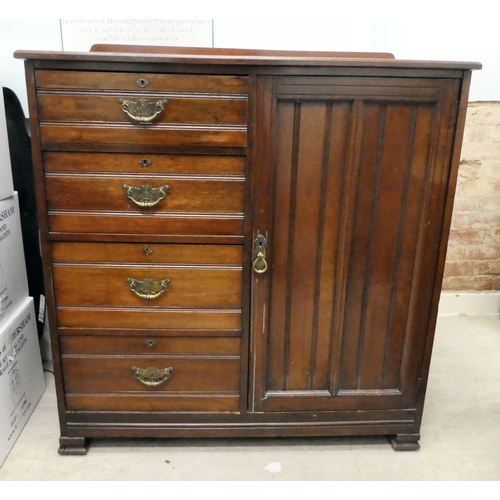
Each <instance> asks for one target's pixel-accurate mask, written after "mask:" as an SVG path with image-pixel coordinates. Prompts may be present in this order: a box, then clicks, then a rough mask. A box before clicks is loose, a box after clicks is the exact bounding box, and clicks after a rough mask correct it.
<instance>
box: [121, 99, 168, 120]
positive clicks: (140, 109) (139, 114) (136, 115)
mask: <svg viewBox="0 0 500 500" xmlns="http://www.w3.org/2000/svg"><path fill="white" fill-rule="evenodd" d="M118 101H119V102H120V104H121V105H122V111H123V112H124V113H126V114H127V115H128V116H130V118H132V120H134V121H136V122H139V123H148V122H150V121H152V120H154V119H155V118H156V117H157V116H158V115H159V114H160V113H161V112H162V111H163V110H164V109H165V104H166V103H167V100H166V99H162V100H160V101H156V102H150V101H148V100H147V99H144V98H142V99H139V100H138V101H135V102H134V101H128V100H127V99H118Z"/></svg>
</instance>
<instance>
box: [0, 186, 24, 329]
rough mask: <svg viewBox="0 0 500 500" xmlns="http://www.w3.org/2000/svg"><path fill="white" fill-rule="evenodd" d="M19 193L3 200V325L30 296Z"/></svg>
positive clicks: (0, 234) (0, 223)
mask: <svg viewBox="0 0 500 500" xmlns="http://www.w3.org/2000/svg"><path fill="white" fill-rule="evenodd" d="M28 295H29V290H28V277H27V274H26V260H25V258H24V249H23V235H22V232H21V215H20V212H19V200H18V197H17V193H14V195H13V196H11V197H9V198H5V199H3V200H0V326H2V324H3V323H5V321H6V320H7V318H8V317H9V315H10V314H11V313H12V311H14V310H15V309H16V308H17V307H19V306H20V305H21V303H22V302H23V301H24V300H25V299H26V298H27V297H28Z"/></svg>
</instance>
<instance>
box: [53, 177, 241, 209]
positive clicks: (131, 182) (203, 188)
mask: <svg viewBox="0 0 500 500" xmlns="http://www.w3.org/2000/svg"><path fill="white" fill-rule="evenodd" d="M148 186H149V187H148ZM244 191H245V182H244V180H243V179H240V178H238V179H227V178H204V179H199V178H198V179H193V178H189V177H184V178H183V177H182V176H164V177H161V176H149V177H147V176H144V177H138V176H137V177H125V176H120V177H115V176H97V175H95V176H92V175H91V174H88V175H87V176H84V175H79V176H76V175H68V174H46V177H45V192H46V199H47V208H48V209H49V210H51V211H69V210H74V211H82V212H84V211H104V212H115V211H118V212H135V213H145V214H151V213H157V212H159V213H176V212H184V213H214V214H215V213H224V214H243V210H244V194H245V193H244ZM144 205H146V206H144Z"/></svg>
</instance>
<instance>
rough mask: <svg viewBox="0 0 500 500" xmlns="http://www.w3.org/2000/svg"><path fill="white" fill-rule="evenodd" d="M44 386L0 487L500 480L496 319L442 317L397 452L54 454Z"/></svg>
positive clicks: (120, 445) (49, 398) (139, 449)
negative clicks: (417, 428)
mask: <svg viewBox="0 0 500 500" xmlns="http://www.w3.org/2000/svg"><path fill="white" fill-rule="evenodd" d="M46 380H47V389H46V391H45V394H44V395H43V397H42V399H41V400H40V402H39V404H38V406H37V408H36V409H35V411H34V413H33V415H32V416H31V418H30V420H29V422H28V424H27V426H26V427H25V429H24V430H23V432H22V434H21V436H20V437H19V439H18V441H17V443H16V445H15V446H14V448H13V450H12V451H11V453H10V455H9V456H8V457H7V459H6V461H5V463H4V465H3V466H2V467H1V468H0V481H9V480H10V481H68V480H69V481H165V480H172V481H214V480H218V481H269V480H271V481H324V480H326V481H434V480H445V481H499V480H500V318H499V317H497V316H454V317H440V319H439V322H438V329H437V333H436V341H435V348H434V354H433V360H432V363H431V374H430V381H429V386H428V391H427V399H426V405H425V409H424V418H423V424H422V429H421V434H422V439H421V441H420V444H421V449H420V450H419V451H417V452H395V451H393V449H392V447H391V445H390V444H389V442H388V441H387V440H386V439H385V438H381V437H375V438H326V439H325V438H321V439H317V438H311V439H281V440H279V439H226V440H199V439H196V440H180V439H174V440H164V439H157V440H149V439H148V440H127V439H118V440H98V441H95V440H94V441H92V442H91V446H90V449H89V452H88V454H87V455H86V456H84V457H79V456H71V457H68V456H66V457H65V456H59V455H58V454H57V447H58V438H59V429H58V420H57V409H56V401H55V394H54V381H53V376H52V375H51V374H50V373H46ZM282 493H283V492H281V494H282ZM443 493H446V492H443ZM476 493H477V492H476ZM278 494H280V493H278ZM306 494H307V492H306ZM204 496H205V495H204ZM494 496H495V495H494Z"/></svg>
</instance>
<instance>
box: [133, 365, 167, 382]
mask: <svg viewBox="0 0 500 500" xmlns="http://www.w3.org/2000/svg"><path fill="white" fill-rule="evenodd" d="M132 371H133V372H134V375H135V378H136V379H137V380H138V381H139V382H141V383H143V384H144V385H147V386H149V387H156V386H158V385H160V384H163V382H166V381H167V380H168V379H169V377H170V374H171V373H172V371H173V367H172V366H169V367H168V368H163V369H160V368H155V367H154V366H148V367H147V368H138V367H137V366H133V367H132Z"/></svg>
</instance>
